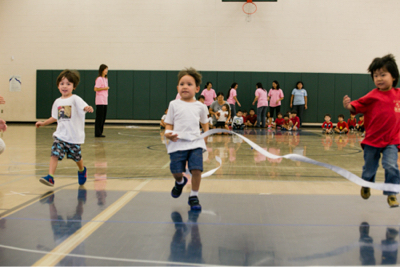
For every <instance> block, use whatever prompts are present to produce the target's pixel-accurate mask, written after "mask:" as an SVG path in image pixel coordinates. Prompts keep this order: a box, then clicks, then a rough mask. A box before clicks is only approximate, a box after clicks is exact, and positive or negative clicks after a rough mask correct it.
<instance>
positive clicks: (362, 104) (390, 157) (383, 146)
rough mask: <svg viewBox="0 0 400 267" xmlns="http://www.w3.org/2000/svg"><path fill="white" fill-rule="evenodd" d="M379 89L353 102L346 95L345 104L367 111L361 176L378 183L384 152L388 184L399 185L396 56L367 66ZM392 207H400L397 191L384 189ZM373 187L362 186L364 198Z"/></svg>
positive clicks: (399, 94) (399, 105)
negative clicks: (380, 161) (376, 179)
mask: <svg viewBox="0 0 400 267" xmlns="http://www.w3.org/2000/svg"><path fill="white" fill-rule="evenodd" d="M368 71H369V72H370V73H371V76H372V79H373V80H374V83H375V85H376V87H377V88H375V89H373V90H372V91H371V92H369V93H368V94H366V95H365V96H363V97H361V98H360V99H358V100H355V101H351V100H350V97H348V96H347V95H346V96H344V98H343V106H344V107H345V108H346V109H348V110H350V111H351V113H353V114H357V113H364V117H365V122H364V126H365V130H366V134H365V138H364V140H363V141H362V143H361V145H362V147H363V149H364V161H365V165H364V167H363V171H362V175H361V177H362V178H363V179H364V180H365V181H368V182H375V175H376V171H377V169H378V165H379V159H380V157H381V154H382V167H383V168H384V169H385V183H391V184H400V173H399V168H398V166H397V152H398V148H397V146H398V145H399V144H400V136H399V132H400V89H399V88H394V86H396V85H397V82H398V80H399V70H398V68H397V64H396V62H395V60H394V57H393V55H387V56H384V57H383V58H375V59H374V60H373V61H372V63H371V65H370V66H369V68H368ZM383 194H384V195H387V196H388V197H387V201H388V204H389V206H390V207H398V206H399V202H397V198H396V194H398V192H390V191H384V192H383ZM370 195H371V192H370V188H367V187H362V188H361V197H362V198H364V199H368V198H369V197H370Z"/></svg>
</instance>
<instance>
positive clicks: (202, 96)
mask: <svg viewBox="0 0 400 267" xmlns="http://www.w3.org/2000/svg"><path fill="white" fill-rule="evenodd" d="M200 99H206V98H205V97H204V95H199V97H198V98H197V100H200Z"/></svg>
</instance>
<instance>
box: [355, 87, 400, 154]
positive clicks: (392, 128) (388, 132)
mask: <svg viewBox="0 0 400 267" xmlns="http://www.w3.org/2000/svg"><path fill="white" fill-rule="evenodd" d="M350 104H351V105H352V106H353V107H354V109H355V110H356V111H355V114H357V113H363V114H364V128H365V131H366V133H365V138H364V140H363V141H362V142H361V144H362V145H369V146H373V147H386V146H388V145H399V144H400V135H399V132H400V89H399V88H392V89H390V90H389V91H384V92H382V91H380V90H378V89H377V88H375V89H374V90H372V91H371V92H369V93H368V94H366V95H365V96H363V97H361V98H360V99H358V100H355V101H352V102H351V103H350Z"/></svg>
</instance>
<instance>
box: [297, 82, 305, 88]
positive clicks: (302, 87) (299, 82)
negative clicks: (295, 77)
mask: <svg viewBox="0 0 400 267" xmlns="http://www.w3.org/2000/svg"><path fill="white" fill-rule="evenodd" d="M299 83H301V85H302V87H301V88H304V83H303V82H302V81H298V82H297V83H296V88H297V85H299ZM297 89H298V88H297Z"/></svg>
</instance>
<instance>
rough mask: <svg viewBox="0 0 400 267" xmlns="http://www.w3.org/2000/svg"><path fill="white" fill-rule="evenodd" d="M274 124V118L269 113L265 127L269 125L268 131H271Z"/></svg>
mask: <svg viewBox="0 0 400 267" xmlns="http://www.w3.org/2000/svg"><path fill="white" fill-rule="evenodd" d="M273 124H274V118H272V117H271V113H270V112H269V111H268V112H267V118H266V119H265V125H267V127H268V129H271V128H272V125H273Z"/></svg>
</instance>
